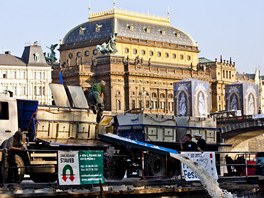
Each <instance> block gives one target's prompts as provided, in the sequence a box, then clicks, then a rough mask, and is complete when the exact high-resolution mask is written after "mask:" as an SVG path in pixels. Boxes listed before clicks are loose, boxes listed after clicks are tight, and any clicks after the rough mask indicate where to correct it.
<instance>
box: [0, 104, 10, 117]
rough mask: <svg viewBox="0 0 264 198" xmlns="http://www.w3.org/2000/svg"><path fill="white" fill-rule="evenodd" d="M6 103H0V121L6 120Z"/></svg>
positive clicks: (7, 115)
mask: <svg viewBox="0 0 264 198" xmlns="http://www.w3.org/2000/svg"><path fill="white" fill-rule="evenodd" d="M8 119H9V113H8V102H0V120H8Z"/></svg>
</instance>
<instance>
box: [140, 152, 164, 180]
mask: <svg viewBox="0 0 264 198" xmlns="http://www.w3.org/2000/svg"><path fill="white" fill-rule="evenodd" d="M145 175H146V176H153V177H164V176H166V159H165V157H164V156H161V155H149V156H147V157H146V160H145Z"/></svg>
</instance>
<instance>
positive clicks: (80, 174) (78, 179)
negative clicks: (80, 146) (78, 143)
mask: <svg viewBox="0 0 264 198" xmlns="http://www.w3.org/2000/svg"><path fill="white" fill-rule="evenodd" d="M103 156H104V152H103V151H99V150H95V151H58V181H59V184H60V185H83V184H99V183H100V182H101V183H104V176H103Z"/></svg>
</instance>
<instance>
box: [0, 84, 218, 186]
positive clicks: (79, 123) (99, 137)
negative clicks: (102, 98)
mask: <svg viewBox="0 0 264 198" xmlns="http://www.w3.org/2000/svg"><path fill="white" fill-rule="evenodd" d="M51 90H52V91H53V98H54V101H55V104H54V105H51V106H47V105H46V106H44V105H42V106H41V105H38V101H35V100H22V99H16V98H13V97H0V133H1V136H0V143H2V142H3V141H4V140H5V139H7V138H9V137H11V136H12V135H13V134H14V133H15V132H16V131H17V130H21V131H22V134H23V140H24V142H25V144H26V150H25V151H21V152H18V153H16V156H15V160H16V163H17V168H18V173H19V180H18V181H17V182H21V181H22V180H23V179H24V176H25V175H29V176H30V179H31V180H33V181H34V182H54V181H56V180H57V178H58V162H57V161H58V151H60V150H103V151H104V177H105V178H106V179H122V178H123V177H124V175H125V174H127V176H139V177H143V178H148V177H151V178H157V177H172V176H174V175H175V174H180V173H179V171H180V165H179V164H180V163H179V162H178V161H177V160H175V159H172V158H170V157H169V156H168V155H166V152H163V151H162V152H160V151H159V150H157V149H156V147H166V148H168V149H173V150H178V149H179V142H180V141H181V139H182V138H183V137H184V135H185V134H186V133H191V134H192V133H197V132H199V133H201V134H202V135H203V137H204V138H205V139H206V140H207V142H209V143H211V144H212V145H215V144H216V143H217V141H218V140H217V130H216V126H215V122H214V120H213V119H210V118H208V119H204V118H203V119H200V118H191V117H186V118H183V117H182V118H177V117H175V116H173V115H156V114H147V113H144V112H143V111H134V112H132V111H131V112H125V113H122V114H118V115H113V114H111V112H105V113H104V116H103V118H102V120H101V121H100V123H99V124H97V123H96V115H94V114H93V113H92V112H91V111H90V109H89V107H88V105H87V102H86V101H85V96H84V93H83V92H82V90H81V88H80V87H77V86H76V87H75V86H68V87H65V86H63V85H54V86H53V87H52V86H51ZM54 91H55V93H54ZM56 94H57V95H56ZM58 94H59V95H58ZM83 101H85V102H83ZM34 114H37V119H38V123H39V124H37V126H36V131H33V132H34V133H36V138H35V139H34V140H33V141H32V140H29V136H30V135H32V134H30V133H32V130H29V128H30V127H29V125H30V122H31V121H32V115H34ZM205 126H206V127H205ZM107 134H113V136H111V135H110V136H109V135H107ZM117 137H118V138H117ZM119 137H120V138H119ZM122 138H123V139H122ZM127 140H133V142H134V144H129V143H130V142H128V141H127ZM142 142H143V143H147V144H150V145H154V146H155V148H154V147H153V146H149V147H148V146H145V147H142V146H140V145H142V144H140V143H142ZM165 150H166V149H165ZM7 154H8V153H7V151H6V150H3V149H2V150H1V151H0V164H1V169H0V170H1V176H2V177H1V178H2V182H6V180H7V172H8V171H7V170H8V165H7V160H6V158H7ZM9 168H10V167H9Z"/></svg>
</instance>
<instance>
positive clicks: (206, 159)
mask: <svg viewBox="0 0 264 198" xmlns="http://www.w3.org/2000/svg"><path fill="white" fill-rule="evenodd" d="M181 154H183V155H185V156H186V157H188V158H189V159H190V160H192V161H193V162H196V163H197V164H198V166H200V167H201V168H203V169H204V170H205V171H206V172H207V173H208V174H209V175H210V176H211V177H213V178H214V179H215V180H217V179H218V175H217V171H216V165H215V153H214V152H203V153H202V152H181ZM181 166H182V173H183V176H184V177H185V180H186V181H199V180H200V179H199V178H198V177H197V176H196V175H195V173H194V172H193V171H192V170H191V169H190V168H189V167H188V164H184V163H181Z"/></svg>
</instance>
